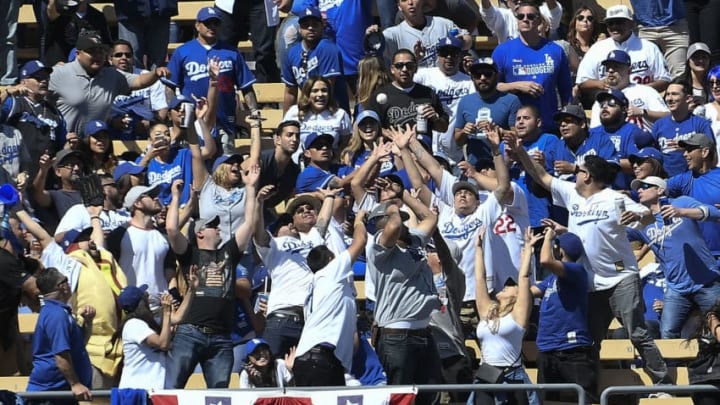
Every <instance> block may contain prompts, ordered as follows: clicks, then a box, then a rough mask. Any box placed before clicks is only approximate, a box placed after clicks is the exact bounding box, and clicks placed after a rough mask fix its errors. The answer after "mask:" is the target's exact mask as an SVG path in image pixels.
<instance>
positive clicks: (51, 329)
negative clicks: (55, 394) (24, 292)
mask: <svg viewBox="0 0 720 405" xmlns="http://www.w3.org/2000/svg"><path fill="white" fill-rule="evenodd" d="M84 341H85V338H84V336H83V331H82V329H81V328H80V325H78V323H77V322H76V321H75V318H73V317H72V312H71V309H70V307H69V306H68V305H67V304H64V303H62V302H60V301H56V300H53V299H48V298H46V299H45V304H44V305H43V307H42V308H41V309H40V316H39V317H38V321H37V326H36V327H35V334H34V335H33V349H32V350H33V370H32V372H31V373H30V379H29V381H28V386H27V390H28V391H68V390H70V385H68V382H67V380H66V379H65V376H64V375H63V374H62V373H61V372H60V370H58V368H57V364H56V363H55V355H56V354H60V353H62V352H65V351H69V352H70V358H71V359H72V362H73V369H74V370H75V373H76V374H77V377H78V380H80V383H82V384H83V385H84V386H86V387H91V386H92V365H91V364H90V356H89V355H88V352H87V350H85V344H84V343H83V342H84Z"/></svg>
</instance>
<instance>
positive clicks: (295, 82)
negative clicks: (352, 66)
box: [282, 39, 350, 111]
mask: <svg viewBox="0 0 720 405" xmlns="http://www.w3.org/2000/svg"><path fill="white" fill-rule="evenodd" d="M303 54H304V57H303ZM343 75H344V70H343V63H342V55H341V54H340V51H339V50H338V47H337V46H335V44H333V43H332V42H331V41H329V40H327V39H321V40H320V42H319V43H318V44H317V46H316V47H315V48H314V49H310V50H307V51H306V50H305V48H304V46H303V43H302V41H301V42H298V43H297V44H295V45H293V46H292V48H290V50H288V54H287V59H285V62H284V63H283V65H282V81H283V83H285V84H286V85H288V86H292V87H299V88H302V86H303V85H304V84H305V82H306V81H307V79H308V78H310V77H312V76H322V77H325V78H328V79H335V84H334V85H333V96H334V97H335V101H337V103H338V105H339V106H340V107H341V108H342V109H344V110H345V111H350V107H349V104H350V102H349V98H348V94H347V86H346V84H345V79H344V78H343Z"/></svg>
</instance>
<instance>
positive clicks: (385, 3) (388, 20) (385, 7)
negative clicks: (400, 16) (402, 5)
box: [375, 0, 398, 32]
mask: <svg viewBox="0 0 720 405" xmlns="http://www.w3.org/2000/svg"><path fill="white" fill-rule="evenodd" d="M375 3H376V4H377V10H378V15H379V16H380V31H381V32H382V30H384V29H385V28H389V27H392V26H393V25H395V16H396V15H397V13H398V6H397V0H375Z"/></svg>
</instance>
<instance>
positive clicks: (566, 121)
mask: <svg viewBox="0 0 720 405" xmlns="http://www.w3.org/2000/svg"><path fill="white" fill-rule="evenodd" d="M556 122H557V124H558V126H561V125H562V124H565V125H580V120H578V119H577V118H573V117H568V116H565V117H562V118H560V119H559V120H557V121H556Z"/></svg>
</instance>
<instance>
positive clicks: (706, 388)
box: [600, 384, 720, 405]
mask: <svg viewBox="0 0 720 405" xmlns="http://www.w3.org/2000/svg"><path fill="white" fill-rule="evenodd" d="M658 392H666V393H668V394H673V393H688V392H693V393H695V392H718V393H720V388H718V387H715V386H714V385H699V384H698V385H653V386H647V385H626V386H619V387H607V388H605V390H604V391H603V392H602V395H600V405H608V398H610V397H611V396H613V395H621V394H653V393H658Z"/></svg>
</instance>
